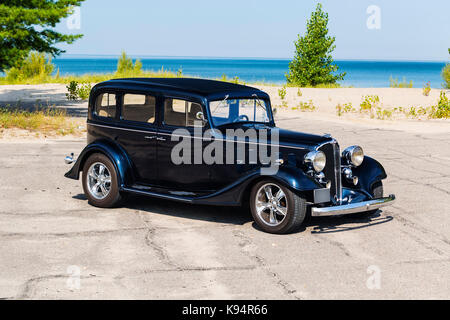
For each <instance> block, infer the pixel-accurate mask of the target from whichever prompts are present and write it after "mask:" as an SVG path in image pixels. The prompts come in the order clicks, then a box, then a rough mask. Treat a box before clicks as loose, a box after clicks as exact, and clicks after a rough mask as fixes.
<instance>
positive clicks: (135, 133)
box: [66, 78, 395, 233]
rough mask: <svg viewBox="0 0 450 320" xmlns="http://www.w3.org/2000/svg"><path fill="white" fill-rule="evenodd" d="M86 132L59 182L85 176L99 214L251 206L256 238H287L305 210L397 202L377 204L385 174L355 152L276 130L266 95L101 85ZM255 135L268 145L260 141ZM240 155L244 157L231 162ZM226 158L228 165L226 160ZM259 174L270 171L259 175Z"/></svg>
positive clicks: (122, 82) (206, 84) (202, 86)
mask: <svg viewBox="0 0 450 320" xmlns="http://www.w3.org/2000/svg"><path fill="white" fill-rule="evenodd" d="M217 110H219V111H217ZM243 111H245V112H243ZM181 129H182V134H180V133H179V131H180V130H181ZM232 130H234V131H235V132H236V131H239V132H241V133H242V132H244V133H246V132H247V131H249V130H253V131H252V132H256V136H255V135H253V136H252V135H248V136H245V134H244V136H243V137H242V138H240V137H236V136H230V135H229V134H228V132H229V131H232ZM87 131H88V141H87V142H88V146H87V147H86V148H85V149H84V150H83V151H82V152H81V154H80V155H79V157H78V159H77V161H76V162H75V165H74V166H73V168H72V169H71V170H70V171H69V172H68V173H67V174H66V177H68V178H71V179H79V177H80V172H83V174H84V173H86V174H84V175H83V178H84V179H83V187H84V189H85V192H86V194H87V196H88V198H89V200H90V202H91V203H92V204H93V205H96V206H99V207H111V206H115V205H117V203H118V201H119V200H121V195H122V194H123V193H135V194H141V195H146V196H152V197H157V198H164V199H171V200H176V201H182V202H186V203H197V204H209V205H221V206H241V205H243V204H245V203H246V202H249V203H250V207H251V209H252V213H253V215H254V217H255V220H256V222H258V224H259V225H260V226H261V227H262V228H263V229H264V230H266V231H268V232H273V233H285V232H290V231H292V230H293V229H295V228H296V227H298V226H299V225H300V224H301V222H302V221H303V219H304V216H305V214H306V209H307V208H308V207H310V208H312V209H311V214H312V215H313V216H324V215H342V214H350V213H356V212H371V211H373V210H377V209H378V208H380V207H382V206H385V205H388V204H391V203H392V202H393V201H394V200H395V197H394V196H389V197H387V198H383V190H382V182H381V181H382V180H384V179H385V178H386V173H385V170H384V169H383V167H382V166H381V165H380V163H378V162H377V161H376V160H374V159H372V158H370V157H368V156H364V155H363V154H362V149H361V148H359V147H351V148H348V149H346V150H344V152H342V153H341V150H340V146H339V144H338V143H337V141H336V140H335V139H333V138H332V137H330V136H328V135H327V136H319V135H312V134H307V133H300V132H294V131H288V130H283V129H279V128H277V127H276V126H275V121H274V118H273V113H272V108H271V104H270V98H269V96H268V95H267V94H266V93H264V92H262V91H260V90H258V89H255V88H251V87H248V86H243V85H238V84H232V83H226V82H219V81H212V80H202V79H180V78H173V79H163V78H161V79H117V80H111V81H107V82H103V83H100V84H98V85H96V86H95V87H94V88H93V89H92V92H91V96H90V99H89V112H88V120H87ZM262 131H264V132H265V134H266V137H268V139H267V140H264V141H263V142H262V141H261V140H260V135H259V133H260V132H262ZM275 133H276V136H277V141H273V136H275ZM198 134H200V136H199V135H198ZM182 139H183V140H186V141H187V142H188V143H190V146H191V150H190V152H189V150H186V149H184V150H183V152H182V153H180V154H181V155H182V156H183V158H184V159H188V158H189V157H190V158H191V161H190V162H189V161H186V162H185V163H178V162H176V161H175V163H174V161H173V159H172V158H173V154H174V148H176V147H177V144H179V142H180V140H182ZM214 141H216V142H221V143H222V144H223V146H227V147H228V149H227V150H224V151H223V152H222V155H219V156H218V155H217V154H218V151H217V150H215V152H214V157H215V159H216V162H215V163H205V161H196V159H195V157H196V156H198V155H199V154H200V153H203V152H206V150H205V149H207V148H208V146H210V145H211V143H213V142H214ZM187 146H188V147H189V144H187ZM262 146H265V147H268V149H269V151H270V150H272V151H273V150H276V152H277V154H276V155H275V157H272V158H271V162H270V164H268V163H267V162H264V163H263V162H262V161H260V159H256V160H255V159H253V161H251V160H250V158H252V156H251V153H252V152H258V151H257V149H259V148H261V147H262ZM240 147H241V148H242V147H243V148H244V149H240V150H245V157H242V153H241V159H237V157H238V154H239V150H237V149H238V148H240ZM230 150H231V151H230ZM232 151H234V152H232ZM189 153H190V154H189ZM230 153H234V155H233V160H234V161H231V162H232V163H231V164H230V163H229V162H230V161H226V159H225V158H226V157H227V155H229V154H230ZM92 157H94V158H95V157H96V158H95V159H94V160H93V159H92ZM220 157H221V158H223V161H217V159H218V158H220ZM197 160H198V159H197ZM228 160H230V159H228ZM66 162H67V163H72V162H74V160H73V159H72V158H71V157H68V158H66ZM206 162H207V161H206ZM324 162H325V165H324ZM356 162H357V163H356ZM87 164H89V165H90V166H87ZM102 164H103V165H102ZM321 166H323V168H322V167H321ZM267 167H276V170H275V171H274V173H273V174H270V175H266V174H263V173H262V168H267ZM319 170H320V171H319ZM104 172H107V174H103V175H101V173H104ZM258 187H259V189H258ZM256 189H258V190H256ZM92 190H93V191H92ZM106 191H108V194H107V196H106V198H102V197H103V195H105V194H106ZM258 204H259V206H258ZM283 204H284V205H283ZM263 216H267V219H266V220H267V221H268V223H267V221H264V220H265V219H264V218H263Z"/></svg>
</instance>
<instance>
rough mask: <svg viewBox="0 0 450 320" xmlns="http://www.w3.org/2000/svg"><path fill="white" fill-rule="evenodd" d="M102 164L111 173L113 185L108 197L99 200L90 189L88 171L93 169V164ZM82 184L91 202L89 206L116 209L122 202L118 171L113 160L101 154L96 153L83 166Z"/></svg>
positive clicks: (111, 184)
mask: <svg viewBox="0 0 450 320" xmlns="http://www.w3.org/2000/svg"><path fill="white" fill-rule="evenodd" d="M96 163H100V164H103V165H104V166H105V167H106V168H107V169H108V171H109V173H110V178H111V183H110V190H109V193H108V195H107V196H106V197H105V198H104V199H97V198H96V197H95V196H94V195H93V194H92V192H91V191H90V190H89V187H88V181H89V180H88V171H89V169H90V168H91V166H92V165H93V164H96ZM82 182H83V190H84V194H85V195H86V197H87V198H88V200H89V204H91V205H93V206H95V207H99V208H114V207H117V206H118V205H119V204H120V202H121V200H122V196H121V194H120V192H119V183H118V178H117V171H116V168H115V166H114V164H113V163H112V162H111V160H110V159H109V158H108V157H107V156H105V155H104V154H101V153H94V154H93V155H91V156H90V157H89V158H88V159H87V160H86V162H85V164H84V166H83V175H82Z"/></svg>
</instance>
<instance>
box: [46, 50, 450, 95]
mask: <svg viewBox="0 0 450 320" xmlns="http://www.w3.org/2000/svg"><path fill="white" fill-rule="evenodd" d="M140 60H141V61H142V63H143V68H144V69H145V70H154V71H156V70H160V69H161V68H164V69H165V70H170V71H173V72H177V70H179V69H182V70H183V75H185V76H196V77H203V78H220V77H222V75H226V76H227V77H228V78H234V77H235V76H237V77H239V79H240V80H243V81H245V82H267V83H276V84H283V83H285V82H286V78H285V74H286V73H287V72H288V70H289V60H287V59H239V58H237V59H231V58H230V59H228V58H223V59H220V58H142V59H140ZM53 63H54V64H55V65H56V67H57V68H59V71H60V74H61V75H68V74H73V75H81V74H86V73H112V72H114V71H115V70H116V68H117V58H113V57H82V58H79V57H77V58H74V57H64V58H56V59H54V60H53ZM336 64H337V65H338V66H339V68H340V71H345V72H347V75H346V77H345V80H344V81H342V82H340V83H341V84H342V85H344V86H354V87H357V88H364V87H378V88H379V87H389V78H390V77H393V78H398V80H399V81H401V80H403V78H406V80H407V81H408V82H409V81H410V80H412V81H413V85H414V87H417V88H421V87H423V86H424V85H425V84H426V83H427V82H430V83H431V86H432V87H433V88H441V87H442V83H443V80H442V78H441V71H442V68H443V67H444V66H445V62H412V61H404V62H403V61H359V60H358V61H356V60H355V61H352V60H345V61H336ZM55 70H56V69H55Z"/></svg>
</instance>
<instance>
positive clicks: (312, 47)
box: [286, 3, 346, 86]
mask: <svg viewBox="0 0 450 320" xmlns="http://www.w3.org/2000/svg"><path fill="white" fill-rule="evenodd" d="M335 40H336V39H335V37H331V36H329V35H328V14H327V13H326V12H324V11H323V10H322V5H321V4H320V3H319V4H318V5H317V8H316V11H314V12H313V13H312V14H311V18H310V20H308V23H307V27H306V34H305V36H303V37H302V36H300V35H298V41H296V42H295V49H296V52H295V56H294V59H293V60H292V61H291V63H290V64H289V73H288V74H287V75H286V78H287V82H288V83H289V84H293V85H298V86H317V85H321V84H325V85H326V84H334V83H336V82H337V81H339V80H343V79H344V77H345V75H346V73H339V74H336V72H337V71H338V66H337V65H335V64H334V63H333V58H332V56H331V53H332V52H333V50H334V49H335V48H336V46H335V45H334V42H335Z"/></svg>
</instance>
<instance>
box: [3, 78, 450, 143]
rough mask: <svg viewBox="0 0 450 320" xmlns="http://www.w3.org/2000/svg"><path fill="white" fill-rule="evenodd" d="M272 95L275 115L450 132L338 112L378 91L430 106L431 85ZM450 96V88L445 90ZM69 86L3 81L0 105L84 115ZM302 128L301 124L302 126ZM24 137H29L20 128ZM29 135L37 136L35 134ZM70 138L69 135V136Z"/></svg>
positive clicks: (384, 101)
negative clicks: (304, 107)
mask: <svg viewBox="0 0 450 320" xmlns="http://www.w3.org/2000/svg"><path fill="white" fill-rule="evenodd" d="M256 87H257V88H259V89H261V90H263V91H265V92H267V93H268V94H269V95H270V96H271V101H272V106H273V107H274V108H276V109H277V114H276V119H295V118H301V119H310V120H311V121H326V122H327V121H328V122H333V123H335V122H340V123H342V124H345V123H349V124H350V123H351V124H353V125H357V126H361V127H370V128H387V129H391V130H401V131H410V132H417V133H421V132H422V133H448V132H450V119H446V120H430V119H427V117H422V118H421V119H408V118H407V117H406V116H405V115H403V114H400V113H397V114H394V115H393V116H392V118H391V119H389V120H378V119H371V118H370V116H369V115H361V114H360V113H359V112H356V113H346V114H344V115H343V116H341V117H339V116H338V115H337V113H336V106H337V105H338V104H341V105H343V104H348V103H351V104H352V106H353V108H355V109H357V110H359V106H360V104H361V101H362V100H363V97H364V96H367V95H377V96H378V97H379V98H380V103H379V107H381V108H382V109H388V110H389V109H391V110H392V109H394V108H400V107H402V108H404V109H407V110H409V108H411V107H415V108H419V107H423V108H427V107H430V106H432V105H436V104H437V101H438V99H439V94H440V92H441V91H442V90H438V89H432V90H431V92H430V95H429V96H424V95H423V93H422V89H421V88H412V89H398V88H339V89H315V88H301V89H300V92H301V96H299V95H298V90H299V89H298V88H287V89H286V91H287V94H286V98H285V104H287V106H288V107H287V108H285V107H280V106H281V105H282V101H281V98H280V97H279V94H278V90H279V89H281V87H280V86H278V87H277V86H258V85H257V86H256ZM445 91H446V92H447V94H448V95H449V96H450V91H449V90H445ZM66 92H67V90H66V86H65V85H63V84H42V85H4V86H0V106H5V105H10V106H18V107H21V108H25V109H33V108H34V107H35V106H36V105H40V106H51V107H58V108H64V109H66V110H67V111H68V114H69V115H71V116H75V117H85V116H86V111H87V102H86V101H76V102H73V101H70V102H69V101H67V99H66V95H65V94H66ZM310 101H312V103H313V105H314V106H315V107H316V110H315V111H313V112H301V111H299V110H292V108H293V107H296V106H297V105H299V103H300V102H310ZM299 130H301V128H299ZM5 131H8V130H4V132H3V136H4V139H6V138H7V137H8V138H7V139H10V136H11V135H10V134H9V135H8V134H5ZM20 136H21V137H27V135H26V134H24V132H20ZM29 137H31V138H35V137H36V135H35V134H33V133H32V134H30V135H29ZM66 139H67V137H66Z"/></svg>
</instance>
